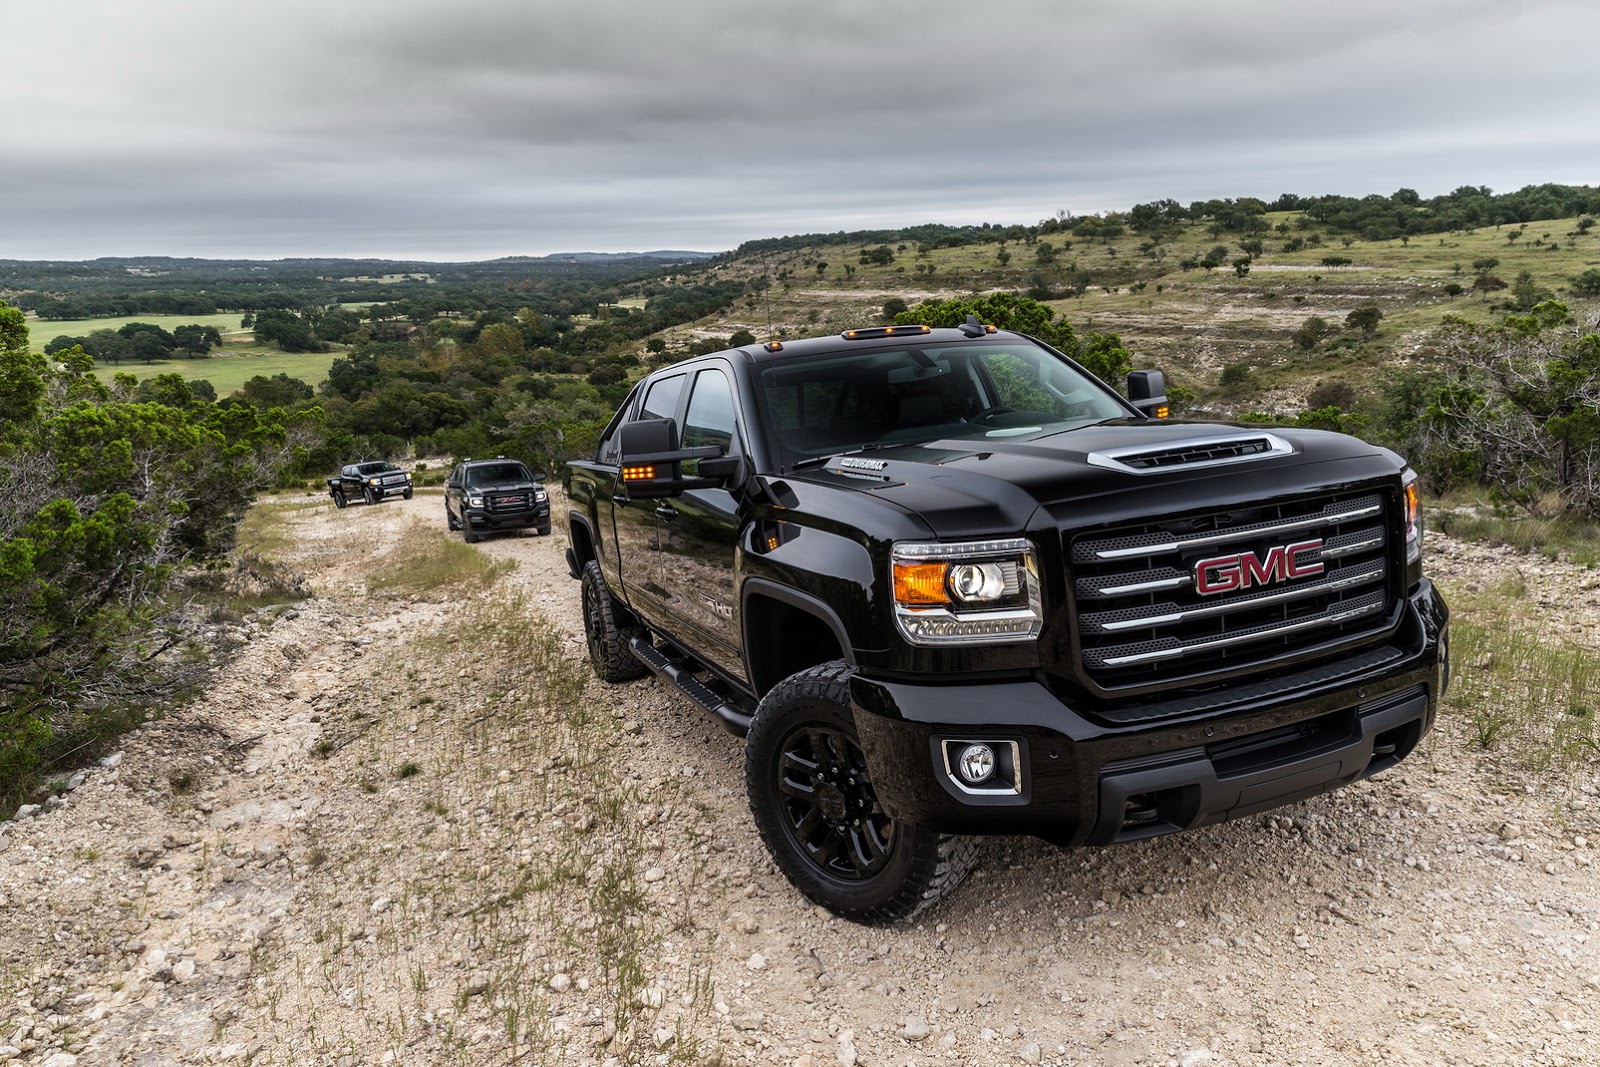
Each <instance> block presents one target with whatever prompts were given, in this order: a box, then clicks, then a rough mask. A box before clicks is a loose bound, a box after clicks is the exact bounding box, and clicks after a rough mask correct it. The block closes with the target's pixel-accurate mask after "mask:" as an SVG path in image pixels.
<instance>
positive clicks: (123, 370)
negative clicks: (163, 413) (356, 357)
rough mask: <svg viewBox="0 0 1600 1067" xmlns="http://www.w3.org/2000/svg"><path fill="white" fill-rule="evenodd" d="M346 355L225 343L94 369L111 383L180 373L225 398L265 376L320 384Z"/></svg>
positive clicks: (96, 365)
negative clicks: (196, 354) (185, 354)
mask: <svg viewBox="0 0 1600 1067" xmlns="http://www.w3.org/2000/svg"><path fill="white" fill-rule="evenodd" d="M342 355H344V350H343V349H338V350H336V351H333V352H279V351H278V350H277V349H270V348H245V349H239V348H234V347H233V346H231V345H230V346H225V347H224V348H221V349H218V350H217V354H215V355H212V356H209V357H204V358H198V359H193V358H190V359H161V360H156V361H155V362H154V363H134V362H131V361H129V360H124V361H123V362H122V364H121V365H120V366H112V365H111V364H109V363H96V364H95V366H94V372H95V374H96V375H98V376H99V378H100V379H101V381H105V382H110V381H111V379H112V377H113V376H114V375H117V374H131V375H133V376H134V377H135V378H137V379H138V380H140V381H143V380H144V379H146V378H154V377H155V376H156V375H158V374H181V375H183V376H184V377H185V378H187V379H188V380H190V381H196V380H205V381H208V382H210V383H211V387H212V388H213V389H215V390H216V391H217V396H219V397H224V396H227V395H229V394H230V393H236V392H238V391H239V389H240V388H241V387H243V385H244V383H245V382H247V381H249V380H250V379H251V378H254V377H255V376H256V375H258V374H259V375H262V376H264V377H267V378H271V377H273V376H274V375H277V374H287V375H288V376H289V377H291V378H298V379H300V380H301V381H303V382H305V383H306V384H307V385H312V386H315V385H319V384H321V383H322V382H323V381H324V380H325V379H326V378H327V377H328V368H329V367H331V366H332V365H333V361H334V360H336V359H338V358H339V357H340V356H342Z"/></svg>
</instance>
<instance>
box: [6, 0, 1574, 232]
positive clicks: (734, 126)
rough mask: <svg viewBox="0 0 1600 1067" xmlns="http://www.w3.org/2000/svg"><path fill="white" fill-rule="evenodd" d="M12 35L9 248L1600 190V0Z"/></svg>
mask: <svg viewBox="0 0 1600 1067" xmlns="http://www.w3.org/2000/svg"><path fill="white" fill-rule="evenodd" d="M0 39H3V40H4V41H5V47H4V49H3V53H4V59H3V60H0V115H3V121H0V145H3V147H0V205H3V209H0V210H3V215H0V258H23V259H79V258H88V257H93V256H100V255H139V254H158V255H174V256H245V257H256V258H278V257H283V256H302V255H314V256H349V257H357V256H380V257H386V258H426V259H442V260H463V259H479V258H491V257H496V256H504V255H542V254H545V253H550V252H561V251H587V250H594V251H623V250H649V249H659V248H687V249H704V250H720V249H726V248H731V247H733V246H735V245H737V244H738V243H739V242H741V241H745V240H749V239H752V238H759V237H772V236H778V235H782V234H791V233H806V232H813V231H819V230H839V229H859V228H866V227H891V226H900V225H908V224H915V223H921V222H945V223H969V222H995V223H1018V222H1025V223H1032V222H1037V221H1038V220H1039V219H1041V218H1045V217H1047V216H1050V215H1053V214H1054V213H1055V212H1057V211H1058V210H1066V211H1070V212H1072V213H1074V214H1086V213H1091V212H1095V211H1103V210H1114V209H1120V208H1127V207H1129V206H1131V205H1133V204H1135V203H1138V202H1141V201H1145V200H1151V199H1156V198H1159V197H1166V196H1171V197H1174V198H1176V199H1177V200H1179V201H1182V202H1184V203H1188V202H1189V201H1191V200H1196V199H1209V198H1211V197H1217V196H1259V197H1263V198H1266V199H1270V198H1272V197H1274V196H1276V195H1277V194H1279V193H1281V192H1296V193H1301V194H1305V195H1309V194H1315V193H1329V192H1331V193H1342V194H1348V195H1357V196H1359V195H1364V194H1366V193H1371V192H1382V193H1390V192H1393V191H1394V190H1395V189H1397V188H1399V187H1401V186H1407V187H1410V188H1414V189H1416V190H1418V191H1419V192H1421V193H1422V194H1423V195H1424V196H1428V195H1433V194H1436V193H1442V192H1448V191H1449V190H1451V189H1454V188H1456V187H1457V186H1459V185H1488V186H1490V187H1492V188H1493V189H1495V190H1496V191H1506V190H1510V189H1515V188H1518V187H1520V186H1523V185H1526V184H1530V183H1535V182H1544V181H1556V182H1566V183H1573V184H1596V183H1597V182H1600V109H1597V108H1596V106H1595V104H1596V98H1597V90H1596V81H1595V75H1596V71H1597V66H1600V64H1597V61H1596V59H1595V54H1594V47H1595V42H1596V41H1600V4H1595V3H1593V2H1592V0H1584V2H1572V3H1564V2H1555V0H1520V2H1501V0H1381V2H1373V0H1333V2H1329V0H1268V2H1262V3H1253V2H1242V0H1099V2H1092V3H1091V2H1084V0H1040V2H1032V0H961V2H953V0H804V2H790V0H653V2H648V3H647V2H639V0H629V2H613V0H520V2H518V0H448V2H444V0H271V2H270V3H269V2H265V0H18V2H17V3H13V4H8V5H6V7H5V9H3V10H0Z"/></svg>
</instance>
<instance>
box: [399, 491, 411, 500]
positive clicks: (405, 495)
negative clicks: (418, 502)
mask: <svg viewBox="0 0 1600 1067" xmlns="http://www.w3.org/2000/svg"><path fill="white" fill-rule="evenodd" d="M412 492H413V490H411V489H407V490H406V491H405V492H403V493H401V494H400V499H401V500H410V499H411V494H412Z"/></svg>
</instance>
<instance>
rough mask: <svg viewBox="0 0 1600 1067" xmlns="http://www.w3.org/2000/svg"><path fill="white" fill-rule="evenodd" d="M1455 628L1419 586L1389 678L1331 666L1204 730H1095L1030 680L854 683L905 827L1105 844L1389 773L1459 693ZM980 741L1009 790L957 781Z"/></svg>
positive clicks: (1096, 724)
mask: <svg viewBox="0 0 1600 1067" xmlns="http://www.w3.org/2000/svg"><path fill="white" fill-rule="evenodd" d="M1448 623H1449V611H1448V609H1447V607H1446V606H1445V603H1444V600H1443V598H1442V597H1441V596H1440V595H1439V594H1438V592H1437V591H1436V590H1435V589H1434V588H1433V585H1432V583H1431V582H1428V581H1427V580H1424V581H1422V583H1421V584H1420V585H1419V586H1418V588H1417V589H1416V590H1415V591H1414V592H1413V593H1412V594H1411V596H1410V598H1409V603H1408V605H1407V609H1406V612H1405V618H1404V620H1403V622H1402V625H1401V627H1400V629H1399V631H1398V632H1397V633H1396V634H1395V635H1394V636H1393V637H1392V638H1391V639H1390V642H1389V643H1390V645H1391V646H1392V647H1393V650H1394V652H1395V654H1394V655H1391V656H1388V657H1386V658H1384V659H1383V661H1382V662H1381V665H1380V666H1377V667H1370V668H1365V669H1363V668H1362V667H1361V666H1360V665H1361V664H1362V663H1364V662H1370V659H1364V658H1363V657H1362V656H1361V655H1357V656H1352V657H1350V658H1349V661H1348V665H1349V666H1350V669H1341V667H1340V664H1339V663H1333V664H1327V665H1322V666H1321V667H1319V669H1318V671H1316V672H1315V673H1313V674H1300V675H1297V676H1295V681H1294V682H1293V683H1289V682H1287V681H1286V683H1285V686H1284V688H1282V689H1277V690H1275V689H1273V688H1272V687H1271V686H1270V685H1263V684H1262V683H1261V682H1260V681H1259V680H1257V681H1255V682H1253V683H1251V684H1249V685H1243V686H1239V687H1238V699H1234V700H1219V699H1217V698H1218V696H1219V695H1218V694H1215V693H1213V694H1209V696H1210V697H1211V698H1212V699H1210V700H1208V701H1207V705H1208V707H1207V710H1206V711H1205V712H1204V713H1203V714H1194V715H1187V716H1176V717H1165V718H1162V719H1160V720H1159V721H1155V722H1147V723H1140V722H1138V721H1137V719H1138V716H1136V715H1134V716H1128V717H1127V719H1126V720H1125V721H1124V724H1118V725H1109V724H1107V723H1106V722H1104V721H1096V720H1094V719H1092V718H1090V717H1089V716H1087V715H1084V714H1081V713H1079V712H1077V711H1075V710H1073V709H1072V708H1071V707H1069V706H1068V705H1066V704H1064V703H1063V702H1062V701H1061V700H1060V699H1058V698H1057V697H1056V696H1055V695H1054V694H1053V693H1052V692H1051V691H1050V690H1049V689H1048V688H1046V687H1045V686H1044V685H1043V684H1042V683H1040V682H1038V681H1033V680H1011V681H995V682H988V683H969V684H932V685H930V684H925V683H921V682H906V681H900V680H885V679H878V678H871V677H864V676H861V675H857V676H856V677H854V678H853V679H852V680H851V698H852V703H853V705H854V712H855V719H856V728H857V731H858V733H859V734H860V737H861V745H862V749H863V751H864V752H865V753H866V757H867V762H868V767H869V768H870V770H871V773H872V780H873V785H874V789H875V790H876V793H877V796H878V800H879V802H880V803H881V804H882V805H883V808H884V810H885V811H886V812H888V813H889V814H890V815H892V816H893V817H895V818H896V819H900V820H904V821H906V822H910V823H915V824H918V825H923V826H927V827H930V828H932V829H937V830H940V831H944V832H950V833H1024V834H1032V835H1035V836H1038V837H1042V838H1045V839H1046V840H1049V841H1053V842H1056V843H1058V844H1062V845H1079V844H1107V843H1110V842H1113V841H1128V840H1136V839H1138V838H1143V837H1152V836H1155V835H1157V834H1163V833H1174V832H1177V831H1180V830H1187V829H1192V828H1194V827H1197V826H1205V825H1207V824H1210V823H1215V822H1221V821H1223V820H1226V819H1230V818H1237V817H1240V816H1245V815H1250V814H1253V813H1256V812H1260V811H1264V810H1267V809H1269V808H1273V807H1277V806H1278V805H1281V804H1286V803H1289V802H1291V801H1295V800H1301V799H1304V798H1305V797H1310V796H1315V795H1316V794H1318V793H1323V792H1327V791H1329V790H1332V789H1337V788H1339V787H1340V786H1344V785H1348V784H1349V783H1351V782H1354V781H1356V780H1358V779H1361V778H1365V777H1367V776H1369V775H1372V774H1376V773H1378V772H1379V771H1382V770H1386V769H1387V768H1389V767H1392V766H1393V765H1394V764H1396V763H1398V762H1399V761H1400V760H1402V759H1404V758H1405V757H1406V756H1407V755H1409V754H1410V752H1411V751H1412V750H1413V749H1414V748H1415V747H1416V745H1417V743H1418V742H1419V741H1420V740H1421V738H1422V736H1423V734H1425V733H1426V732H1427V731H1428V730H1429V729H1431V728H1432V726H1433V721H1434V715H1435V712H1436V710H1437V706H1438V701H1439V698H1440V697H1441V696H1442V695H1443V693H1444V690H1445V687H1446V685H1447V684H1448V681H1449V651H1448V649H1449V642H1448ZM1308 679H1310V680H1308ZM1221 696H1223V697H1226V696H1227V694H1226V693H1224V694H1221ZM971 741H982V742H985V743H989V744H991V747H993V748H995V749H996V751H999V752H1002V753H1003V754H1004V758H1002V761H1001V762H1002V763H1003V764H1010V763H1011V762H1012V760H1013V759H1014V764H1015V766H1014V771H1013V772H1012V777H1011V781H1010V787H1009V788H994V789H989V790H979V791H976V792H974V791H973V790H971V789H970V788H968V787H966V786H965V785H964V784H963V783H962V782H961V781H959V779H958V778H957V776H956V775H955V774H954V773H952V772H951V770H950V769H949V767H950V765H951V763H952V760H951V758H950V753H951V752H952V751H955V750H956V749H958V748H959V746H960V745H961V744H964V743H966V742H971ZM1008 769H1009V768H1008Z"/></svg>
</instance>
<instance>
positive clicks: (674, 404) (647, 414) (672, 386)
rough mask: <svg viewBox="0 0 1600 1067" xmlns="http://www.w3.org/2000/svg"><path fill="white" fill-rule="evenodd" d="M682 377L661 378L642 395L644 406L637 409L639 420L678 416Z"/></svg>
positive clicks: (679, 375) (680, 375)
mask: <svg viewBox="0 0 1600 1067" xmlns="http://www.w3.org/2000/svg"><path fill="white" fill-rule="evenodd" d="M684 377H685V376H684V375H682V374H674V375H673V376H672V377H670V378H662V379H661V380H660V381H658V382H656V383H655V384H654V385H652V386H651V387H650V391H649V392H648V393H646V394H645V395H644V405H643V406H642V407H640V409H639V417H640V418H641V419H670V418H672V417H673V416H675V415H677V414H678V395H679V394H680V393H682V392H683V380H684Z"/></svg>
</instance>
